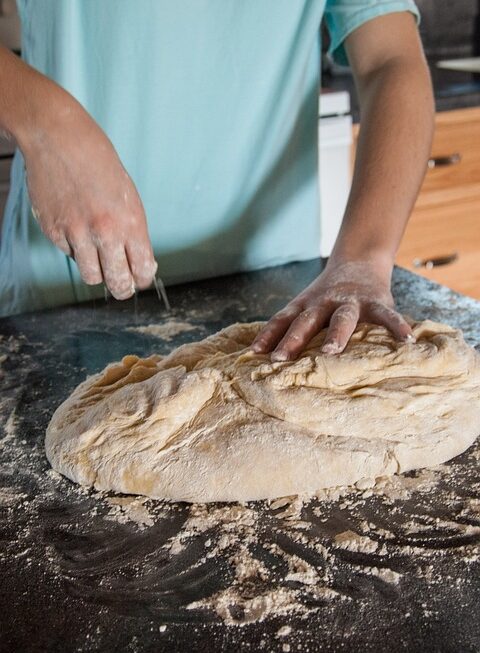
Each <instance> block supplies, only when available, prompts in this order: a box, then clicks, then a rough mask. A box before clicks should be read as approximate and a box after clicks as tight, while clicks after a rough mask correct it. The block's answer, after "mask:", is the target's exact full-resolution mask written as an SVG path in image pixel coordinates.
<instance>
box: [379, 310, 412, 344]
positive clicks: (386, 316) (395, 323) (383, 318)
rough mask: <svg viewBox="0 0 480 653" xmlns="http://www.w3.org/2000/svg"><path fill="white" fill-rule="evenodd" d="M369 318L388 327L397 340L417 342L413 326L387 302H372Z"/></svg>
mask: <svg viewBox="0 0 480 653" xmlns="http://www.w3.org/2000/svg"><path fill="white" fill-rule="evenodd" d="M368 318H369V319H370V321H371V322H374V323H375V324H381V325H382V326H385V327H387V329H389V331H391V332H392V333H393V335H394V336H395V338H397V340H402V341H403V342H415V336H414V335H413V331H412V328H411V326H410V325H409V324H408V322H407V321H406V320H405V319H404V318H403V317H402V316H401V315H400V313H397V311H395V310H394V309H393V308H390V307H388V306H385V304H372V305H371V306H369V307H368Z"/></svg>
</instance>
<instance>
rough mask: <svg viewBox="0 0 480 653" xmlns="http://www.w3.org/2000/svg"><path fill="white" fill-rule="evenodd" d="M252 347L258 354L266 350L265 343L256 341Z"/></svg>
mask: <svg viewBox="0 0 480 653" xmlns="http://www.w3.org/2000/svg"><path fill="white" fill-rule="evenodd" d="M250 349H251V350H252V351H254V352H256V353H257V354H259V353H260V352H262V351H264V349H265V345H262V344H261V343H259V342H254V343H252V346H251V347H250Z"/></svg>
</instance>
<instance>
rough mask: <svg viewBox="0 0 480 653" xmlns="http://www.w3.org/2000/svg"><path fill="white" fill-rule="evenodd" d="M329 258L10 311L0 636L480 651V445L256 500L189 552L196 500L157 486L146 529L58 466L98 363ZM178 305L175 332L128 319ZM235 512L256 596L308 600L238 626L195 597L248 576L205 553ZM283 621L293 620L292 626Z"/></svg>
mask: <svg viewBox="0 0 480 653" xmlns="http://www.w3.org/2000/svg"><path fill="white" fill-rule="evenodd" d="M320 269H321V264H320V262H318V261H310V262H305V263H298V264H291V265H287V266H283V267H280V268H275V269H270V270H264V271H261V272H255V273H250V274H242V275H235V276H231V277H225V278H218V279H214V280H210V281H204V282H198V283H194V284H188V285H184V286H177V287H174V288H171V289H170V290H169V296H170V300H171V303H172V306H173V312H172V314H171V315H170V316H168V318H167V316H166V315H165V312H164V309H163V307H162V306H160V305H159V303H158V300H157V299H156V297H155V296H154V295H153V294H152V293H146V294H144V295H142V296H140V297H139V298H138V302H137V306H136V307H135V305H134V303H133V302H129V303H117V302H114V301H112V302H110V303H108V304H105V303H103V302H97V303H91V304H83V305H78V306H73V307H67V308H63V309H56V310H51V311H46V312H42V313H35V314H30V315H23V316H17V317H12V318H7V319H3V320H0V334H1V336H0V361H1V363H0V391H1V395H0V397H1V399H0V402H1V403H0V414H1V416H2V421H1V424H2V430H0V542H1V544H0V615H1V616H0V622H1V627H0V651H9V652H14V651H22V652H30V651H47V650H48V651H50V652H52V651H59V652H60V651H61V652H62V653H64V652H66V651H68V652H69V651H156V652H158V651H168V652H169V653H171V652H172V651H188V652H189V653H194V652H195V651H209V652H214V653H215V652H217V651H232V652H233V651H235V652H238V651H255V652H256V651H268V652H271V651H281V652H284V651H288V650H290V651H292V652H293V651H301V652H302V653H307V652H308V651H310V652H311V653H313V652H316V651H319V650H322V651H339V650H342V651H358V650H362V651H379V652H380V651H381V652H382V653H383V652H384V651H385V650H389V651H392V652H395V651H436V652H439V651H440V652H441V651H445V652H447V651H478V650H479V649H480V620H479V619H478V615H479V607H478V606H479V604H480V603H479V601H480V573H479V572H480V563H479V559H480V508H479V506H480V467H479V463H478V461H479V459H480V447H479V445H478V444H476V445H474V446H473V447H471V448H470V449H469V450H468V451H467V452H465V453H464V454H463V455H461V456H459V457H457V458H456V459H455V460H453V461H451V462H450V463H448V464H446V465H442V466H440V467H438V468H436V469H434V470H433V471H430V470H428V471H427V472H422V471H420V472H418V473H411V474H409V475H407V476H402V477H396V478H395V479H394V481H392V483H393V485H392V486H391V487H390V491H389V492H386V491H385V492H384V491H383V490H378V491H377V490H375V491H372V490H368V489H367V490H354V489H351V490H349V491H348V492H347V491H346V493H344V494H343V495H341V496H339V497H337V498H335V497H334V496H333V497H330V499H328V498H325V499H324V500H322V501H320V500H315V501H314V502H312V503H310V504H308V505H306V506H305V507H304V509H303V511H302V514H301V520H298V519H297V520H295V519H294V520H290V519H289V518H288V517H285V518H283V517H281V515H280V514H279V513H281V510H278V509H275V508H273V507H270V506H269V505H268V504H267V503H266V502H259V503H254V504H248V505H247V506H245V507H242V508H241V510H243V511H249V514H250V515H251V516H252V515H253V521H252V522H251V523H250V522H248V525H247V526H245V524H242V523H241V521H242V520H239V521H238V523H237V522H236V521H235V520H234V521H232V522H227V523H226V524H224V525H223V527H220V526H218V527H217V526H216V525H215V524H214V525H213V526H211V527H210V528H209V529H207V530H204V531H202V532H194V533H193V534H192V533H191V535H190V537H185V543H184V547H183V548H182V547H181V548H180V549H178V550H170V544H169V542H170V538H172V537H176V536H177V535H178V533H179V532H181V531H182V529H184V528H185V524H186V523H187V522H188V519H189V515H190V510H191V509H190V507H189V506H188V505H185V504H177V505H170V504H164V503H162V502H158V501H157V502H155V501H148V502H147V503H146V504H145V505H144V509H145V510H146V509H148V514H149V515H150V517H149V519H148V520H147V521H148V523H147V522H144V524H143V525H144V526H145V527H143V528H142V524H141V523H139V522H138V520H136V519H133V518H131V517H125V515H124V513H123V512H122V509H121V508H119V507H118V506H117V507H116V513H115V514H116V515H117V517H118V516H119V515H120V517H122V516H123V517H125V519H118V518H112V515H111V513H112V510H114V509H113V508H112V504H111V503H109V502H108V498H105V497H104V496H100V497H99V496H96V495H95V493H94V492H91V491H89V490H85V489H82V488H80V487H78V486H76V485H75V484H73V483H71V482H69V481H68V480H66V479H64V478H62V477H60V476H59V475H58V474H55V473H53V472H52V471H51V470H49V465H48V463H47V461H46V460H45V457H44V450H43V438H44V433H45V428H46V426H47V424H48V421H49V419H50V416H51V414H52V411H53V410H54V409H55V407H56V406H57V405H58V404H59V403H60V402H61V401H62V400H63V399H65V398H66V397H67V395H68V394H69V393H70V392H71V391H72V390H73V389H74V387H75V386H76V385H77V384H78V382H80V381H81V380H83V379H84V378H85V376H86V375H87V374H91V373H93V372H97V371H99V370H101V369H102V368H103V367H104V366H105V365H106V364H107V363H109V362H111V361H113V360H117V359H119V358H120V357H121V356H123V355H124V354H127V353H138V354H140V355H147V354H149V353H152V352H160V353H164V352H168V351H169V350H170V349H171V348H173V347H175V346H177V345H178V344H179V343H181V342H186V341H192V340H195V339H198V338H201V337H204V336H205V335H206V334H209V333H212V332H214V331H216V330H217V329H219V328H220V327H223V326H226V325H227V324H230V323H231V322H234V321H239V320H240V321H247V320H253V319H258V318H267V317H268V316H270V315H271V313H272V312H273V311H275V310H277V309H279V308H280V307H281V306H283V305H284V303H285V302H286V301H287V300H288V299H289V298H290V297H291V296H292V295H294V294H295V293H297V292H298V291H299V290H300V289H301V288H303V287H304V286H305V285H306V284H307V283H308V282H309V281H310V280H311V279H312V278H314V276H315V275H316V274H318V272H319V271H320ZM393 288H394V294H395V297H396V300H397V303H398V306H399V308H400V309H401V310H402V311H403V312H405V313H407V314H409V315H411V316H412V317H414V318H417V319H422V318H427V317H430V318H432V319H434V320H441V321H445V322H448V323H450V324H452V325H455V326H458V327H461V328H462V329H463V330H464V331H465V334H466V337H467V339H468V340H469V342H470V343H472V344H474V345H478V344H479V343H480V303H479V302H476V301H474V300H471V299H468V298H465V297H462V296H460V295H457V294H455V293H453V292H451V291H449V290H447V289H446V288H442V287H439V286H437V285H435V284H432V283H430V282H428V281H427V280H425V279H422V278H420V277H417V276H415V275H412V274H410V273H408V272H406V271H403V270H399V269H396V270H395V273H394V282H393ZM167 319H168V320H172V319H175V320H183V321H188V322H189V323H190V324H191V325H192V326H193V327H194V328H193V330H191V331H187V332H184V333H181V334H179V335H177V336H176V337H175V338H174V339H172V340H171V341H169V342H168V341H165V340H161V339H159V338H155V337H151V336H149V335H146V334H142V333H139V332H135V331H133V332H132V331H128V330H127V329H128V328H130V327H136V326H139V325H145V324H148V323H151V322H157V323H162V322H164V321H165V320H167ZM479 431H480V425H479ZM215 510H217V511H218V510H221V506H220V507H219V506H215V505H211V506H209V508H208V511H210V513H211V512H212V511H215ZM210 513H209V514H210ZM222 528H223V531H222V532H225V529H227V530H228V533H229V534H230V536H231V537H233V544H232V547H233V549H234V550H235V547H237V548H238V547H239V546H242V545H245V542H246V543H247V544H246V545H248V547H249V550H250V553H251V555H252V556H253V558H255V559H256V560H259V561H261V562H262V564H263V565H264V566H265V568H266V569H267V577H266V579H265V578H264V579H263V580H262V581H260V580H259V579H258V578H257V579H256V581H255V582H253V581H250V584H248V583H247V587H246V588H245V587H244V588H243V590H242V591H244V592H247V595H246V596H247V598H248V597H250V598H251V597H252V596H257V595H258V594H261V593H265V592H266V591H267V590H269V591H270V590H271V591H276V590H278V588H279V587H281V588H283V589H284V590H285V591H289V592H294V593H295V596H296V600H298V603H299V605H301V606H302V610H301V611H300V613H298V614H287V615H283V616H282V615H277V616H273V617H268V618H266V619H265V621H263V622H261V623H252V624H247V625H244V626H242V627H239V626H238V625H233V626H231V625H230V626H228V625H226V624H225V623H223V622H222V620H221V619H220V618H219V617H218V615H216V613H215V612H212V611H211V610H206V609H203V610H202V609H199V608H197V609H193V610H192V609H190V610H189V609H187V608H186V606H187V605H188V604H190V603H191V602H192V601H195V600H201V599H205V597H208V596H210V595H212V594H214V593H215V592H218V591H222V589H224V588H225V587H229V586H230V585H231V583H232V582H233V581H232V578H233V576H234V574H235V564H234V561H233V557H232V551H229V550H227V549H226V550H225V551H223V552H222V553H221V554H219V555H217V556H216V557H210V558H209V557H208V556H206V555H205V552H206V551H207V549H208V546H209V545H211V542H212V541H214V540H215V539H216V538H217V539H218V537H219V531H221V529H222ZM245 529H247V530H245ZM347 530H350V531H354V532H356V533H359V534H360V535H361V537H362V538H363V540H362V541H366V542H368V543H369V547H367V549H361V550H358V549H355V547H353V548H345V547H342V546H340V545H338V544H337V543H336V541H335V535H336V534H338V533H340V532H344V531H347ZM247 531H248V533H249V536H252V537H253V536H254V541H255V544H248V539H246V540H244V537H245V533H246V532H247ZM187 534H188V533H187ZM365 538H366V539H365ZM272 547H273V548H272ZM272 551H274V552H273V553H272ZM275 552H276V553H275ZM285 560H289V561H290V562H289V563H288V564H289V565H290V564H291V563H292V561H293V562H295V561H296V562H295V564H296V565H299V568H300V569H301V568H302V565H303V566H304V567H305V566H306V568H308V569H310V571H312V570H313V572H314V573H315V574H317V575H318V576H317V581H316V583H314V584H311V582H309V581H308V579H307V580H305V581H302V580H301V579H300V580H298V579H297V580H294V579H293V580H292V579H290V580H289V579H288V578H287V576H286V572H287V571H288V567H286V564H287V563H286V562H285ZM320 590H321V591H320ZM248 593H249V594H248ZM284 626H289V627H291V632H290V633H288V632H287V631H288V629H287V630H285V629H284V630H283V631H281V634H279V633H278V630H279V628H280V627H284ZM282 635H283V636H282Z"/></svg>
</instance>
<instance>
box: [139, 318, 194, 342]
mask: <svg viewBox="0 0 480 653" xmlns="http://www.w3.org/2000/svg"><path fill="white" fill-rule="evenodd" d="M198 328H200V327H198V326H196V325H194V324H191V323H190V322H181V321H179V320H169V321H168V322H163V323H162V324H148V325H146V326H138V327H128V328H127V329H126V330H127V331H132V332H135V333H143V334H145V335H148V336H154V337H155V338H161V339H162V340H165V341H166V342H170V341H171V340H173V338H175V336H177V335H179V334H180V333H186V332H187V331H194V330H195V329H198Z"/></svg>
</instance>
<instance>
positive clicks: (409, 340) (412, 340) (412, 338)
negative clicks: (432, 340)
mask: <svg viewBox="0 0 480 653" xmlns="http://www.w3.org/2000/svg"><path fill="white" fill-rule="evenodd" d="M403 341H404V342H407V343H409V344H412V345H413V344H414V343H415V342H417V339H416V338H415V336H414V335H413V333H407V335H406V336H405V338H404V339H403Z"/></svg>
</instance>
